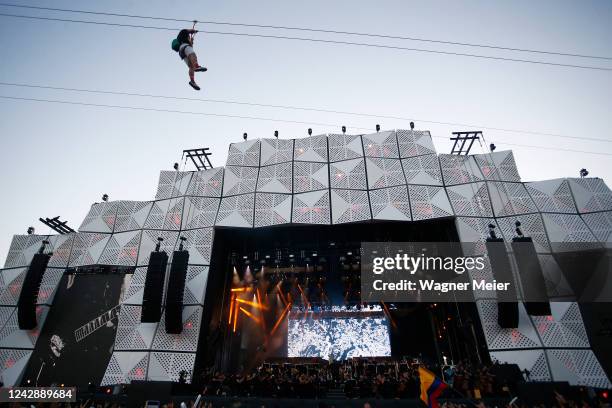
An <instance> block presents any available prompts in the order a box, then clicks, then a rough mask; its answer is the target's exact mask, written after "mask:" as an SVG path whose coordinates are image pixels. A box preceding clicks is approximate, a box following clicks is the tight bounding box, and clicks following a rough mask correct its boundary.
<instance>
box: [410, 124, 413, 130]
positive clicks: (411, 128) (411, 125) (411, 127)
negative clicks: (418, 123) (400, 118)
mask: <svg viewBox="0 0 612 408" xmlns="http://www.w3.org/2000/svg"><path fill="white" fill-rule="evenodd" d="M410 130H414V122H410Z"/></svg>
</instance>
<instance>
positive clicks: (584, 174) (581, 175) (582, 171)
mask: <svg viewBox="0 0 612 408" xmlns="http://www.w3.org/2000/svg"><path fill="white" fill-rule="evenodd" d="M588 175H589V171H588V170H587V169H580V178H585V177H586V176H588Z"/></svg>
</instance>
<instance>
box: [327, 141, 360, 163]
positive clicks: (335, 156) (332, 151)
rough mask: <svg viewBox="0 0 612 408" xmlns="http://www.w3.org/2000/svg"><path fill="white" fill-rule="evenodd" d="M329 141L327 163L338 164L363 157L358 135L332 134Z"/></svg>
mask: <svg viewBox="0 0 612 408" xmlns="http://www.w3.org/2000/svg"><path fill="white" fill-rule="evenodd" d="M328 140H329V161H330V162H332V163H333V162H338V161H344V160H350V159H356V158H360V157H363V146H362V144H361V137H360V136H358V135H346V134H332V135H329V136H328Z"/></svg>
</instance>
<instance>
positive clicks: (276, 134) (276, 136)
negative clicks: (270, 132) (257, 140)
mask: <svg viewBox="0 0 612 408" xmlns="http://www.w3.org/2000/svg"><path fill="white" fill-rule="evenodd" d="M274 137H275V138H277V139H278V130H275V131H274Z"/></svg>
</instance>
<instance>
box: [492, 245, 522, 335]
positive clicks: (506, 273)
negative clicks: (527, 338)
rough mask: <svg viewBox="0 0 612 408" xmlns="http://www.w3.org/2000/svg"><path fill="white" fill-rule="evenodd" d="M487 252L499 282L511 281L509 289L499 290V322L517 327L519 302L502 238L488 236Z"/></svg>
mask: <svg viewBox="0 0 612 408" xmlns="http://www.w3.org/2000/svg"><path fill="white" fill-rule="evenodd" d="M487 253H488V254H489V260H490V262H491V270H492V271H493V277H494V278H495V280H496V281H498V282H510V283H511V284H510V285H509V286H508V288H509V290H508V291H498V292H497V323H498V324H499V326H500V327H502V328H504V329H512V328H517V327H518V323H519V313H518V302H517V298H516V290H515V288H514V278H513V277H512V269H511V267H510V259H509V258H508V253H507V252H506V245H505V243H504V240H503V239H502V238H493V237H491V238H487Z"/></svg>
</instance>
